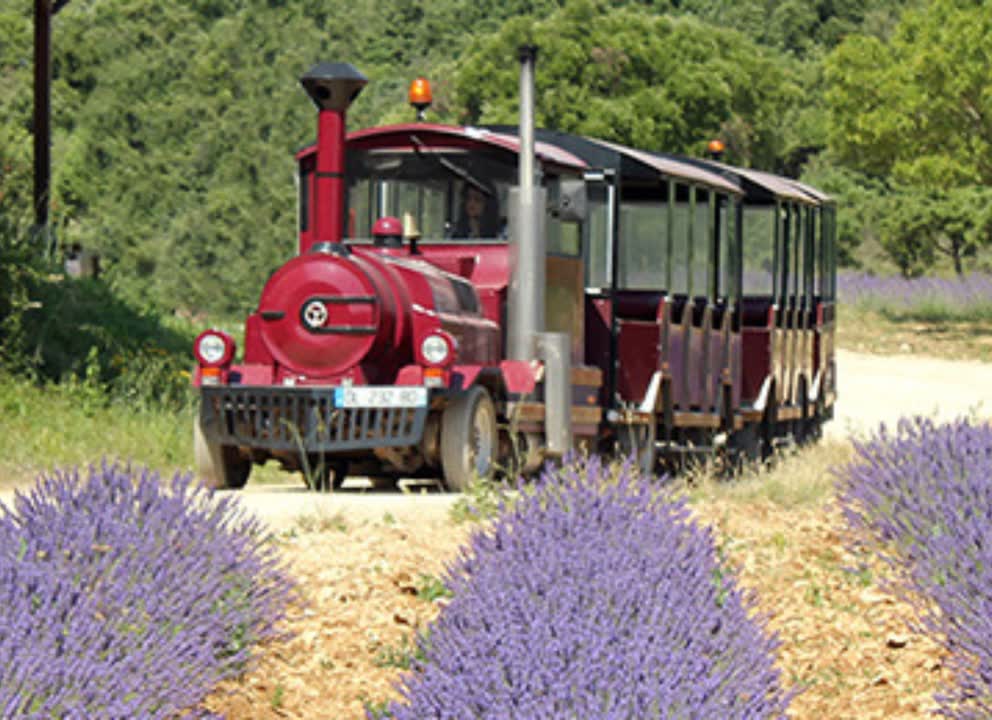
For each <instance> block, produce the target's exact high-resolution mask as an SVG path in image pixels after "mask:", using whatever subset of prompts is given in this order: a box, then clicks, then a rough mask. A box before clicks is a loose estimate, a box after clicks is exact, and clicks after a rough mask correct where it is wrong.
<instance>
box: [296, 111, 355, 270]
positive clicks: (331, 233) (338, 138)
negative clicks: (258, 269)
mask: <svg viewBox="0 0 992 720" xmlns="http://www.w3.org/2000/svg"><path fill="white" fill-rule="evenodd" d="M317 146H318V152H317V163H316V170H317V171H316V173H315V176H314V182H313V197H312V200H311V203H312V205H311V207H312V208H313V209H314V211H313V219H314V223H313V224H314V228H313V242H341V232H342V229H343V228H344V154H345V121H344V114H343V113H340V112H336V111H333V110H322V111H321V112H320V115H319V116H318V121H317ZM309 249H310V247H309V246H304V245H303V244H302V243H301V245H300V253H301V254H302V253H305V252H307V251H308V250H309Z"/></svg>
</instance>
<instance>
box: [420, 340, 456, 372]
mask: <svg viewBox="0 0 992 720" xmlns="http://www.w3.org/2000/svg"><path fill="white" fill-rule="evenodd" d="M420 354H421V355H423V356H424V360H426V361H427V362H428V363H430V364H431V365H443V364H444V363H445V361H446V360H447V359H448V355H450V354H451V347H450V346H449V345H448V341H447V340H445V339H444V338H443V337H441V336H440V335H428V336H427V337H425V338H424V340H423V342H421V343H420Z"/></svg>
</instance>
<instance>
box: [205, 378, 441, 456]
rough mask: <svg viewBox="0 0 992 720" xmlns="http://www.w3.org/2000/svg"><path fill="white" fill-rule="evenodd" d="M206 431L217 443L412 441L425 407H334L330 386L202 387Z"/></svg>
mask: <svg viewBox="0 0 992 720" xmlns="http://www.w3.org/2000/svg"><path fill="white" fill-rule="evenodd" d="M200 392H201V396H200V397H201V404H200V423H201V426H202V428H203V432H204V435H205V436H206V437H207V439H209V440H210V441H212V442H216V443H219V444H221V445H235V446H238V447H250V448H260V449H267V450H296V451H303V452H334V451H346V450H366V449H371V448H377V447H399V446H405V445H416V444H418V443H419V442H420V441H421V438H422V437H423V434H424V422H425V420H426V418H427V411H428V409H427V408H426V407H380V408H376V407H337V406H336V404H335V392H334V388H330V387H324V388H307V387H274V388H268V387H244V386H242V387H232V386H220V387H209V386H204V387H201V388H200Z"/></svg>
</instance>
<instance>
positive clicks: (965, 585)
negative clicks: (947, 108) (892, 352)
mask: <svg viewBox="0 0 992 720" xmlns="http://www.w3.org/2000/svg"><path fill="white" fill-rule="evenodd" d="M838 482H839V487H838V490H839V493H838V497H839V501H840V505H841V508H842V510H843V512H844V515H845V517H846V520H847V523H848V525H849V526H850V527H851V528H852V529H853V531H854V537H855V538H856V539H857V540H858V541H859V542H861V543H866V544H867V545H868V547H870V548H871V549H873V550H875V551H876V552H878V553H879V554H880V555H881V556H882V557H883V558H884V559H885V560H886V562H888V564H889V565H890V566H891V567H892V568H893V569H894V570H895V571H896V577H897V578H898V579H897V580H896V584H895V586H894V589H895V590H896V591H898V592H900V593H901V594H902V595H903V596H905V597H907V598H908V599H910V600H911V601H913V602H914V603H915V605H916V607H917V610H918V611H919V614H920V617H921V619H922V622H923V626H924V627H925V628H926V629H927V630H929V631H930V632H932V633H934V634H935V636H936V637H938V638H941V639H942V641H943V642H944V643H945V644H946V647H947V649H948V651H949V655H950V658H949V663H950V667H951V669H952V671H953V674H954V676H955V683H954V686H953V687H950V688H947V689H945V690H944V691H943V692H942V693H941V694H940V695H938V697H937V700H938V703H939V706H940V710H941V713H942V714H944V715H945V716H947V717H952V718H962V719H963V718H988V717H992V428H990V427H989V426H988V425H987V424H982V425H977V424H972V423H971V422H969V421H966V420H960V421H957V422H954V423H950V424H945V425H936V424H934V423H933V422H932V421H930V420H924V419H915V420H912V421H909V420H904V421H902V422H901V423H900V424H899V426H898V427H897V429H896V431H895V432H894V433H892V432H890V431H888V430H887V429H886V428H885V427H883V428H882V429H881V430H880V431H879V432H878V433H877V434H876V435H875V436H874V437H873V438H872V439H870V440H869V441H868V442H866V443H863V444H860V445H858V446H857V456H856V459H855V461H854V462H852V463H851V464H850V465H849V466H848V467H846V468H844V469H843V471H842V472H840V473H839V481H838Z"/></svg>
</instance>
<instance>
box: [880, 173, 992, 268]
mask: <svg viewBox="0 0 992 720" xmlns="http://www.w3.org/2000/svg"><path fill="white" fill-rule="evenodd" d="M884 217H885V220H884V222H883V226H884V228H885V230H886V233H885V235H884V236H883V238H882V247H883V248H885V250H886V252H888V253H889V256H890V257H892V259H893V260H894V261H895V262H896V264H897V265H899V269H900V272H902V274H903V275H904V276H905V277H913V276H916V275H921V274H923V273H924V272H925V271H926V270H928V269H929V268H930V267H932V266H933V264H934V262H935V260H936V258H937V256H938V255H944V256H945V257H947V258H949V259H950V261H951V264H952V266H953V267H954V271H955V272H956V273H957V274H958V275H963V274H964V260H965V258H973V257H975V255H976V254H977V251H978V249H979V247H981V246H983V245H988V244H989V242H990V240H992V188H984V187H978V186H964V187H958V188H950V189H947V190H941V191H930V192H927V191H922V190H920V189H919V188H918V187H907V188H903V189H900V191H897V192H895V193H893V194H892V195H890V196H889V197H888V201H887V212H886V213H885V216H884Z"/></svg>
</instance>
